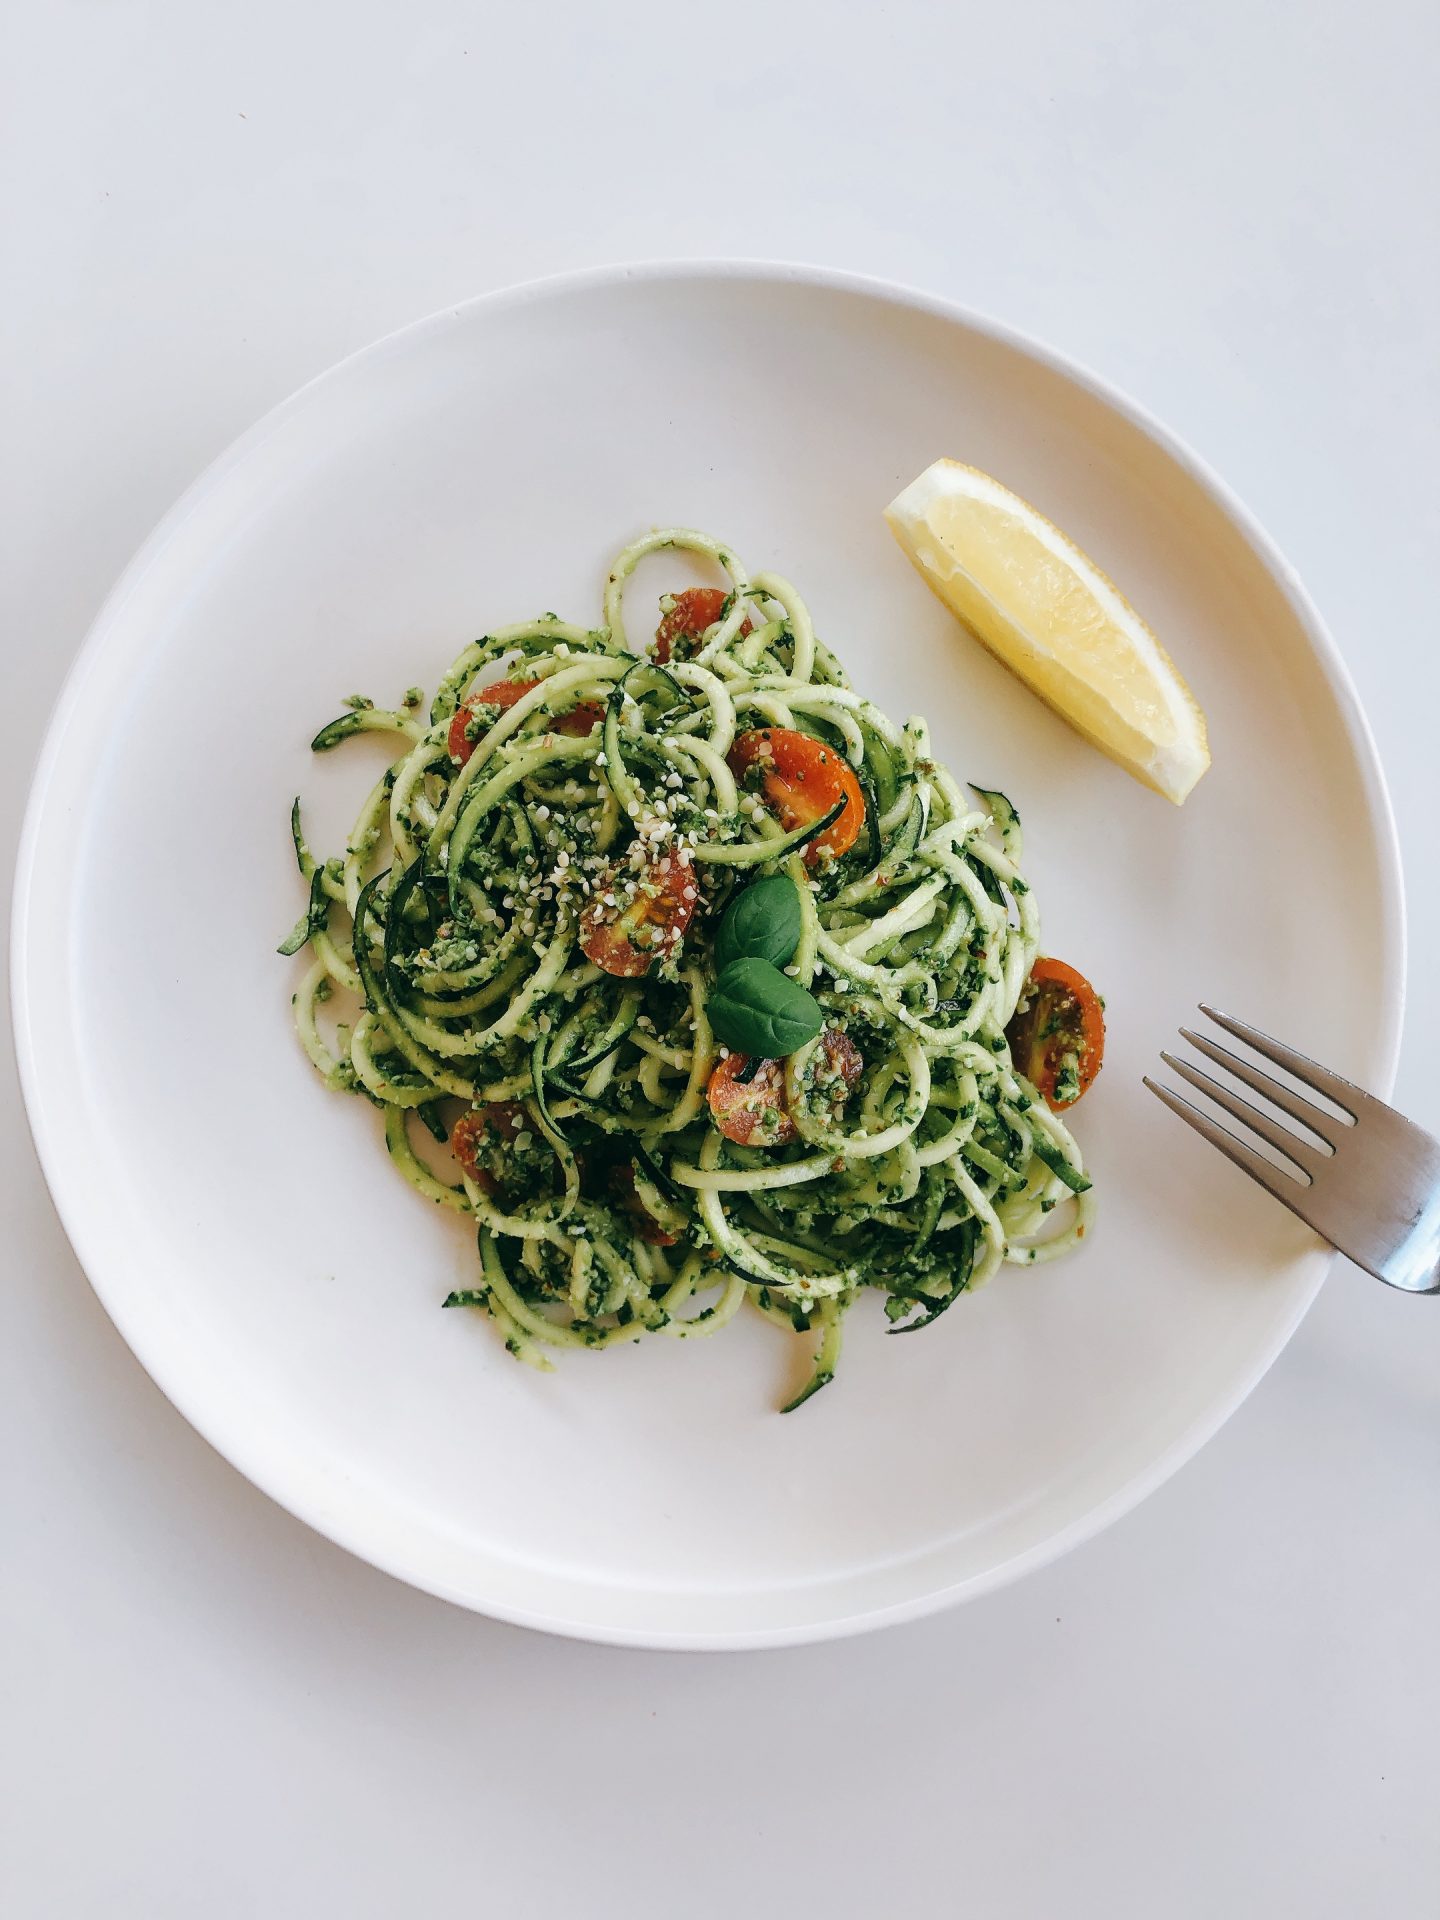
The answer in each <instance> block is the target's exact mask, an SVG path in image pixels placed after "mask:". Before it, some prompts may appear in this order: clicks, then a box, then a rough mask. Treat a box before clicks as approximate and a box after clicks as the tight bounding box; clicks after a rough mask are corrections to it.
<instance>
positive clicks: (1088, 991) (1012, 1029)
mask: <svg viewBox="0 0 1440 1920" xmlns="http://www.w3.org/2000/svg"><path fill="white" fill-rule="evenodd" d="M1027 991H1028V992H1029V993H1030V996H1031V997H1030V1001H1029V1004H1028V1005H1027V1006H1026V1008H1025V1011H1024V1012H1023V1013H1017V1014H1016V1015H1015V1016H1014V1018H1013V1019H1012V1020H1011V1022H1010V1024H1009V1026H1008V1027H1006V1029H1005V1037H1006V1039H1007V1040H1008V1041H1009V1042H1010V1051H1011V1054H1012V1056H1013V1057H1014V1060H1015V1064H1016V1066H1017V1067H1019V1069H1020V1071H1021V1072H1022V1073H1023V1074H1024V1075H1025V1077H1026V1079H1027V1080H1029V1081H1030V1083H1031V1085H1032V1086H1033V1087H1034V1088H1035V1091H1036V1092H1037V1093H1038V1094H1040V1095H1041V1097H1042V1098H1043V1099H1044V1101H1045V1104H1046V1106H1048V1107H1049V1108H1050V1110H1051V1111H1052V1112H1053V1113H1064V1112H1066V1111H1067V1110H1068V1109H1069V1108H1070V1107H1073V1106H1074V1105H1075V1104H1076V1102H1077V1101H1080V1100H1083V1099H1084V1097H1085V1095H1086V1094H1087V1093H1088V1092H1089V1090H1090V1088H1091V1086H1092V1085H1093V1084H1094V1081H1095V1076H1096V1074H1098V1073H1099V1071H1100V1069H1101V1067H1102V1066H1103V1065H1104V1062H1105V1013H1104V1009H1103V1008H1102V1007H1101V1004H1100V996H1099V994H1098V993H1096V991H1095V989H1094V988H1093V987H1092V986H1091V984H1090V982H1089V981H1088V980H1087V979H1086V978H1085V976H1084V974H1083V973H1080V972H1079V971H1078V970H1077V969H1076V968H1074V967H1072V966H1070V965H1068V964H1067V963H1066V962H1065V961H1064V960H1055V959H1052V958H1050V957H1048V956H1047V957H1045V958H1043V959H1040V960H1037V961H1036V962H1035V964H1034V966H1033V967H1032V968H1031V969H1030V979H1029V982H1028V985H1027ZM1052 1008H1054V1009H1055V1017H1056V1019H1057V1020H1061V1019H1063V1020H1064V1022H1065V1024H1064V1025H1063V1026H1062V1025H1057V1026H1056V1028H1055V1030H1054V1031H1053V1032H1050V1033H1045V1032H1041V1031H1039V1028H1040V1026H1041V1023H1042V1021H1044V1020H1046V1019H1047V1018H1048V1016H1049V1013H1050V1010H1051V1009H1052ZM1067 1052H1071V1053H1074V1054H1075V1056H1076V1074H1077V1077H1078V1079H1079V1082H1080V1091H1079V1092H1078V1093H1077V1094H1076V1095H1075V1098H1074V1099H1073V1100H1057V1099H1056V1098H1055V1097H1054V1096H1055V1089H1056V1084H1057V1080H1058V1076H1059V1072H1060V1067H1061V1063H1062V1059H1063V1056H1064V1054H1065V1053H1067Z"/></svg>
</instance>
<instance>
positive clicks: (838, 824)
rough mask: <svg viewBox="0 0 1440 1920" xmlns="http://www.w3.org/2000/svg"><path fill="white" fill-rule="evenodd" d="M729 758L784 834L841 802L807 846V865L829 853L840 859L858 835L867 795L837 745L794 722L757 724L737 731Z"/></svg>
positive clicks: (808, 824) (818, 818) (810, 823)
mask: <svg viewBox="0 0 1440 1920" xmlns="http://www.w3.org/2000/svg"><path fill="white" fill-rule="evenodd" d="M729 759H730V771H731V772H732V773H733V774H734V775H735V777H736V779H737V780H740V781H742V782H744V784H745V785H747V786H749V787H751V788H754V789H758V791H759V792H760V794H761V795H762V796H763V798H764V800H765V804H766V805H767V806H768V807H769V808H770V810H771V812H772V813H773V814H774V815H775V817H776V818H777V819H778V820H779V822H780V824H781V826H782V827H784V829H785V831H786V832H787V833H791V832H793V831H794V830H795V829H796V828H797V827H808V826H813V825H814V823H815V822H816V821H817V820H823V819H824V817H825V815H826V814H827V813H829V811H830V809H831V808H832V807H833V806H834V805H835V803H836V801H837V800H843V801H844V802H845V811H844V812H843V813H841V814H839V815H837V817H836V818H835V819H834V820H832V821H831V823H830V825H829V826H828V827H827V828H826V829H825V831H824V832H823V833H821V834H817V835H816V837H815V838H814V839H813V840H812V841H811V842H810V844H809V846H807V847H806V849H805V864H806V866H807V867H813V866H815V865H816V863H817V862H818V861H820V860H822V859H824V858H825V857H826V856H827V855H828V856H829V857H830V858H832V859H838V858H839V856H840V855H841V854H842V853H848V852H849V851H850V849H851V847H853V846H854V844H855V842H856V841H857V840H858V839H859V837H860V829H861V827H862V826H864V824H865V796H864V794H863V793H861V791H860V782H859V781H858V780H857V779H856V778H855V770H854V768H853V767H852V766H851V765H850V762H849V761H848V760H847V759H846V758H845V756H844V754H843V753H840V752H838V751H837V750H836V748H834V747H829V746H826V744H825V742H824V741H823V740H815V739H812V738H811V736H810V735H809V734H808V733H797V732H796V731H795V730H794V728H793V727H757V728H756V729H755V730H754V731H753V732H751V733H742V734H740V735H739V736H738V738H737V739H736V741H735V744H734V745H733V746H732V747H731V749H730V754H729Z"/></svg>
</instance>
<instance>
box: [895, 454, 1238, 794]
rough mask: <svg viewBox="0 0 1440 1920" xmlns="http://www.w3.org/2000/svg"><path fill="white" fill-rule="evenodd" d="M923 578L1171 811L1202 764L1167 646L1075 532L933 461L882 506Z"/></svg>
mask: <svg viewBox="0 0 1440 1920" xmlns="http://www.w3.org/2000/svg"><path fill="white" fill-rule="evenodd" d="M885 518H886V519H887V520H888V521H889V523H890V529H891V531H892V532H893V533H894V535H895V538H896V539H897V540H898V541H899V542H900V545H901V546H902V547H903V548H904V549H905V551H906V553H907V554H908V555H909V556H910V558H911V560H912V561H913V562H914V563H915V565H916V566H917V567H918V568H919V570H920V573H921V575H922V576H923V578H924V579H925V581H926V583H927V585H929V586H930V588H931V589H932V590H933V591H934V592H935V593H936V594H937V595H938V597H939V598H940V599H941V600H943V601H944V603H945V605H946V606H947V607H948V608H949V609H950V611H951V612H952V613H953V614H955V615H957V616H958V618H959V619H961V620H963V621H964V623H965V625H966V626H967V627H969V628H970V630H971V632H972V633H974V634H975V636H976V637H977V639H979V640H981V641H983V643H984V644H985V645H986V646H987V647H988V648H989V649H990V651H991V652H992V653H993V654H994V655H995V656H996V658H997V659H999V660H1001V661H1003V662H1004V664H1005V665H1006V666H1007V667H1009V669H1010V670H1011V672H1012V673H1014V674H1016V675H1017V676H1018V677H1019V678H1020V679H1021V680H1023V681H1024V682H1025V684H1026V686H1027V687H1030V688H1031V689H1032V690H1033V691H1034V692H1035V693H1038V694H1039V696H1040V698H1041V699H1042V700H1044V701H1045V702H1046V704H1047V705H1049V706H1051V707H1053V708H1054V710H1055V711H1056V713H1058V714H1059V715H1060V716H1061V718H1062V719H1065V720H1068V721H1069V722H1070V725H1071V726H1072V727H1074V728H1075V729H1076V731H1077V732H1079V733H1082V734H1084V736H1085V738H1086V739H1087V740H1090V741H1093V743H1094V744H1095V745H1096V746H1097V747H1099V748H1100V750H1101V752H1102V753H1107V754H1109V756H1110V758H1111V759H1112V760H1114V761H1117V762H1118V763H1119V765H1120V766H1122V767H1124V768H1125V769H1126V771H1127V772H1129V773H1133V774H1134V776H1135V778H1136V779H1137V780H1141V781H1143V782H1144V783H1145V785H1146V786H1147V787H1153V788H1154V790H1155V792H1156V793H1163V794H1164V796H1165V798H1166V799H1167V800H1173V801H1174V802H1175V804H1176V805H1177V806H1179V805H1180V803H1181V802H1182V801H1183V800H1184V798H1185V796H1186V794H1188V793H1189V792H1190V790H1191V789H1192V788H1193V787H1194V785H1195V782H1196V781H1197V780H1198V779H1199V778H1200V776H1201V774H1202V773H1204V771H1205V769H1206V768H1207V767H1208V766H1209V764H1210V746H1209V742H1208V739H1207V737H1206V731H1205V716H1204V714H1203V713H1202V712H1201V711H1200V708H1199V707H1198V705H1197V704H1196V702H1195V699H1194V696H1193V695H1192V694H1191V692H1190V689H1189V688H1188V687H1187V686H1186V684H1185V682H1184V681H1183V680H1182V679H1181V677H1180V675H1179V674H1178V673H1177V672H1176V670H1175V667H1174V664H1173V662H1172V661H1171V660H1170V658H1169V656H1168V654H1167V653H1166V652H1165V649H1164V648H1163V647H1162V646H1161V645H1160V642H1159V641H1158V640H1157V639H1156V638H1155V635H1154V634H1153V633H1152V632H1151V631H1150V629H1149V627H1147V626H1146V624H1145V622H1144V621H1143V620H1142V619H1141V618H1140V616H1139V614H1138V613H1136V611H1135V609H1134V608H1133V607H1132V606H1131V605H1130V603H1129V601H1128V600H1126V598H1125V597H1124V595H1123V594H1122V593H1121V592H1120V591H1119V589H1118V588H1117V587H1116V586H1115V585H1114V584H1113V583H1112V582H1111V581H1110V580H1108V579H1107V578H1106V577H1105V575H1104V574H1103V573H1102V572H1101V571H1100V569H1099V568H1098V567H1097V566H1096V565H1095V563H1094V561H1093V560H1091V559H1090V558H1089V557H1088V556H1087V555H1086V554H1084V553H1082V552H1081V551H1080V549H1079V547H1077V546H1076V545H1075V543H1074V541H1073V540H1068V539H1067V538H1066V537H1065V535H1064V534H1063V533H1062V532H1061V531H1060V529H1059V528H1058V527H1056V526H1054V525H1052V524H1051V522H1050V521H1049V520H1047V519H1046V518H1045V516H1044V514H1042V513H1040V512H1038V511H1037V510H1036V508H1034V507H1032V506H1031V505H1030V503H1029V502H1028V501H1027V500H1022V499H1021V498H1020V496H1019V494H1018V493H1012V492H1011V491H1010V489H1009V488H1008V487H1005V486H1002V485H1001V484H1000V482H999V481H998V480H992V479H991V478H990V476H989V474H986V473H981V472H980V470H979V468H978V467H967V466H963V465H962V464H961V463H960V462H959V461H958V460H937V461H936V462H935V464H934V465H933V466H931V467H927V468H926V469H925V471H924V473H922V474H921V475H920V477H919V479H918V480H913V481H912V482H911V483H910V485H909V486H908V487H906V489H905V491H904V492H903V493H902V494H899V495H898V496H897V497H896V498H895V499H894V500H892V501H891V503H890V505H889V506H888V507H887V508H886V509H885Z"/></svg>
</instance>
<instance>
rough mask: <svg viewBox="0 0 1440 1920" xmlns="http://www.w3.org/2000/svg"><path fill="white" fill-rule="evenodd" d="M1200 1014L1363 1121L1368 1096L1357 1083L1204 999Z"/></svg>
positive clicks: (1352, 1117) (1356, 1118)
mask: <svg viewBox="0 0 1440 1920" xmlns="http://www.w3.org/2000/svg"><path fill="white" fill-rule="evenodd" d="M1200 1011H1201V1013H1203V1014H1205V1015H1206V1016H1207V1017H1208V1018H1209V1019H1211V1020H1213V1021H1214V1022H1215V1024H1216V1026H1217V1027H1223V1028H1224V1029H1225V1031H1226V1032H1227V1033H1233V1034H1234V1036H1235V1038H1236V1039H1237V1040H1243V1041H1244V1042H1245V1044H1246V1046H1249V1047H1253V1048H1254V1049H1255V1051H1256V1052H1257V1053H1260V1054H1263V1055H1264V1056H1265V1058H1266V1059H1267V1060H1273V1061H1274V1062H1275V1065H1276V1066H1277V1067H1283V1068H1284V1069H1285V1071H1286V1072H1287V1073H1293V1074H1294V1076H1295V1078H1296V1079H1297V1080H1303V1081H1304V1082H1305V1084H1306V1086H1307V1087H1313V1088H1314V1089H1315V1091H1316V1092H1317V1093H1323V1094H1324V1095H1325V1098H1326V1099H1327V1100H1333V1101H1334V1102H1335V1104H1336V1106H1337V1107H1342V1108H1343V1109H1344V1110H1345V1112H1346V1113H1348V1114H1349V1116H1350V1118H1351V1119H1352V1120H1358V1119H1359V1117H1360V1114H1359V1109H1360V1106H1361V1105H1362V1103H1363V1102H1364V1100H1365V1098H1366V1095H1365V1094H1364V1093H1363V1092H1362V1091H1361V1089H1360V1088H1359V1087H1357V1086H1356V1085H1355V1083H1354V1081H1353V1080H1342V1079H1341V1078H1340V1075H1339V1074H1338V1073H1331V1071H1330V1069H1329V1068H1328V1067H1322V1066H1321V1065H1320V1063H1319V1061H1318V1060H1312V1059H1310V1057H1309V1055H1308V1054H1304V1053H1297V1052H1296V1051H1295V1049H1294V1048H1293V1047H1287V1046H1286V1045H1285V1043H1284V1041H1283V1040H1274V1039H1272V1038H1271V1037H1270V1035H1269V1034H1268V1033H1261V1031H1260V1029H1259V1028H1258V1027H1252V1026H1249V1025H1247V1023H1246V1022H1245V1021H1244V1020H1237V1019H1236V1018H1235V1017H1234V1015H1233V1014H1229V1013H1221V1012H1220V1011H1219V1009H1218V1008H1216V1007H1207V1006H1206V1004H1205V1002H1204V1001H1203V1000H1202V1001H1201V1002H1200Z"/></svg>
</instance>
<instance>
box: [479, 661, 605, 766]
mask: <svg viewBox="0 0 1440 1920" xmlns="http://www.w3.org/2000/svg"><path fill="white" fill-rule="evenodd" d="M539 684H540V682H539V681H538V680H492V681H491V683H490V685H489V686H488V687H482V688H481V689H480V691H479V692H478V693H472V694H471V696H470V698H469V699H468V700H467V701H466V702H465V704H464V706H462V707H459V708H457V709H456V712H455V717H454V719H453V720H452V721H451V722H450V738H449V742H448V745H449V748H450V758H451V759H452V760H458V761H459V762H460V765H461V766H462V767H463V766H464V764H465V762H466V761H467V760H468V759H469V758H470V756H471V754H472V753H473V752H474V751H475V742H474V741H473V740H472V739H471V738H470V736H469V734H468V733H467V731H466V729H467V727H468V726H469V724H470V722H471V720H473V719H474V717H475V710H476V708H477V707H499V708H500V710H501V712H502V713H503V712H504V711H505V710H506V708H507V707H513V706H514V704H515V702H516V701H517V700H523V699H524V697H525V695H526V694H527V693H532V692H533V691H534V690H535V688H536V687H538V686H539ZM604 717H605V715H604V710H603V709H602V708H600V707H597V706H596V704H595V702H594V701H593V700H582V701H581V702H580V704H579V706H578V707H572V708H571V709H570V711H569V712H568V713H561V714H557V715H556V717H555V724H554V731H555V732H556V733H573V734H585V733H592V732H593V731H594V730H595V728H596V727H598V726H599V724H600V722H601V721H602V720H603V719H604Z"/></svg>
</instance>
